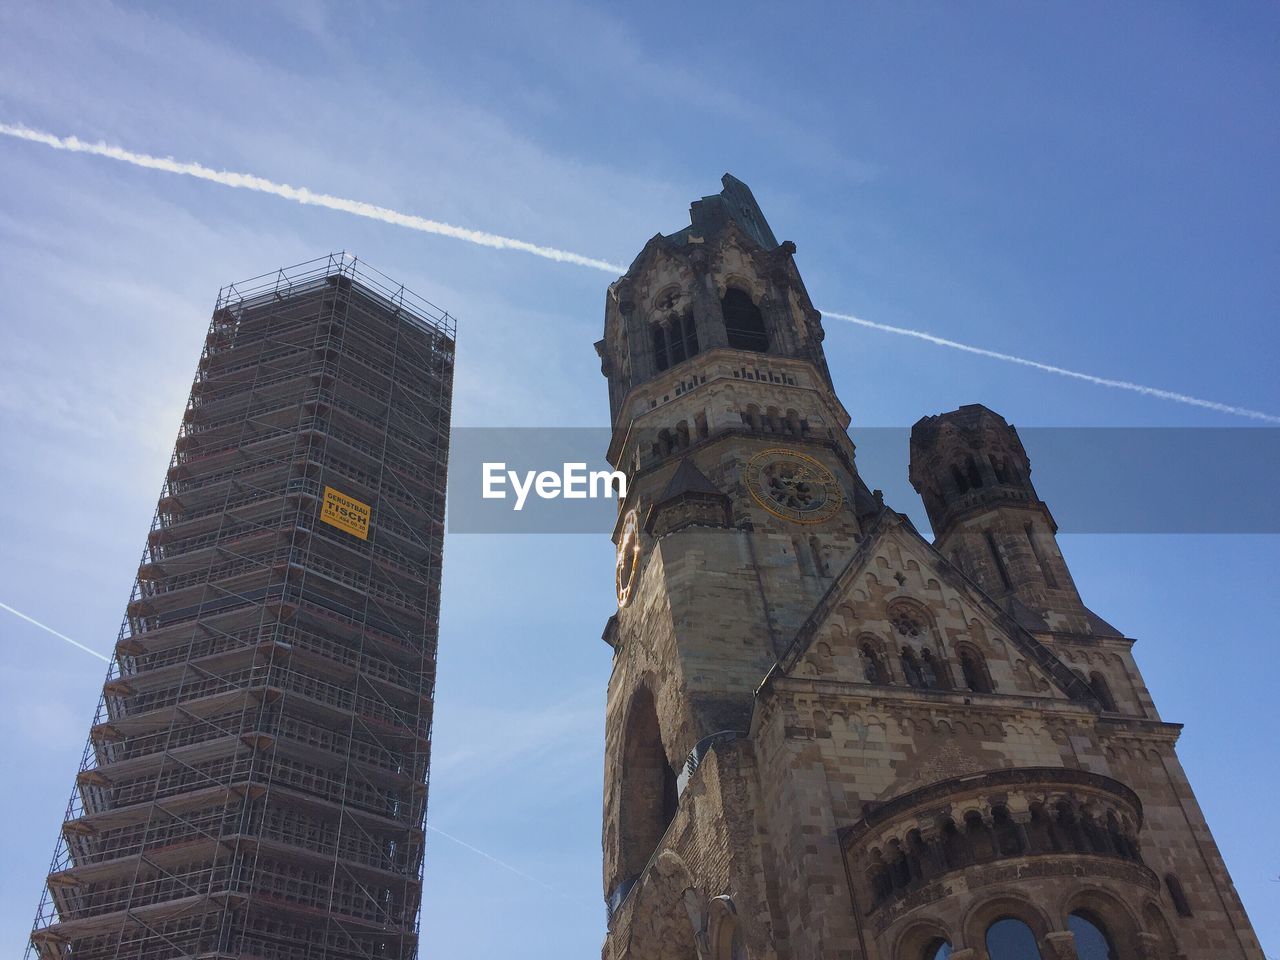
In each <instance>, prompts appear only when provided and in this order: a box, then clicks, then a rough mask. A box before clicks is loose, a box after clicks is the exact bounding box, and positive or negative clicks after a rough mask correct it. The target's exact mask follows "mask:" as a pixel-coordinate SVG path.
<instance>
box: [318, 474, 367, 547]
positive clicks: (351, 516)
mask: <svg viewBox="0 0 1280 960" xmlns="http://www.w3.org/2000/svg"><path fill="white" fill-rule="evenodd" d="M370 513H371V510H370V507H369V505H368V504H367V503H361V502H360V501H359V500H356V499H353V498H352V497H348V496H347V495H346V494H342V493H339V492H338V491H337V490H335V489H333V487H325V488H324V503H323V504H321V506H320V519H321V520H323V521H324V522H325V523H327V524H329V525H330V526H334V527H337V528H338V529H339V530H345V531H347V533H349V534H351V535H353V536H356V537H359V538H360V539H361V540H368V539H369V516H370Z"/></svg>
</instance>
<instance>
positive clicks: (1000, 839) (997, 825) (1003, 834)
mask: <svg viewBox="0 0 1280 960" xmlns="http://www.w3.org/2000/svg"><path fill="white" fill-rule="evenodd" d="M991 825H992V829H993V830H994V831H995V835H996V848H997V849H998V850H999V851H1000V853H1001V855H1002V856H1006V857H1016V856H1017V855H1018V854H1020V853H1021V852H1022V832H1021V831H1020V830H1019V829H1018V825H1017V824H1016V823H1014V822H1013V817H1011V816H1010V815H1009V808H1008V807H1006V806H1004V805H1003V804H998V805H996V806H994V807H992V808H991Z"/></svg>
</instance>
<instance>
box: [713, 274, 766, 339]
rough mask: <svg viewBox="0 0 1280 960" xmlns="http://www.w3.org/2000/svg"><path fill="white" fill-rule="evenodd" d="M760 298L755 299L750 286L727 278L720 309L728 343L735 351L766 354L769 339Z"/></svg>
mask: <svg viewBox="0 0 1280 960" xmlns="http://www.w3.org/2000/svg"><path fill="white" fill-rule="evenodd" d="M760 299H761V298H759V297H757V296H754V295H753V293H752V290H751V286H750V285H749V284H744V283H741V282H736V281H735V279H734V278H729V279H728V281H727V282H726V284H725V289H724V292H723V293H722V294H721V296H720V309H721V313H722V315H723V317H724V327H725V334H726V336H727V338H728V344H729V346H730V347H733V348H734V349H736V350H751V351H754V352H756V353H765V352H767V351H768V349H769V345H770V343H771V341H772V339H773V338H772V337H770V335H769V329H768V325H767V324H766V322H765V317H764V311H763V310H761V309H760Z"/></svg>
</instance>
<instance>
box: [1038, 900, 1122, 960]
mask: <svg viewBox="0 0 1280 960" xmlns="http://www.w3.org/2000/svg"><path fill="white" fill-rule="evenodd" d="M1058 912H1059V914H1060V916H1061V917H1062V922H1063V923H1064V924H1065V923H1066V922H1067V917H1069V916H1070V915H1071V914H1073V913H1078V914H1080V915H1082V916H1083V917H1084V918H1085V919H1087V920H1089V921H1090V922H1091V923H1093V924H1094V926H1097V927H1099V928H1100V929H1101V930H1102V932H1103V933H1105V934H1106V935H1107V937H1108V938H1109V939H1110V940H1111V943H1112V944H1113V945H1114V946H1115V948H1116V951H1117V952H1118V953H1119V955H1120V956H1122V957H1139V956H1142V953H1141V947H1140V944H1139V942H1138V929H1139V924H1138V918H1137V916H1136V915H1135V914H1134V912H1133V910H1132V908H1130V907H1129V906H1128V905H1127V904H1126V903H1125V902H1124V901H1123V900H1122V899H1121V898H1119V897H1117V896H1115V895H1114V894H1112V893H1110V892H1108V891H1106V890H1103V889H1102V888H1101V887H1087V888H1085V889H1083V890H1076V891H1074V892H1072V893H1070V894H1068V896H1067V897H1066V898H1065V899H1064V900H1063V902H1062V904H1061V907H1060V909H1059V911H1058Z"/></svg>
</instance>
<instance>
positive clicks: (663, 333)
mask: <svg viewBox="0 0 1280 960" xmlns="http://www.w3.org/2000/svg"><path fill="white" fill-rule="evenodd" d="M697 352H698V327H697V324H695V323H694V322H693V314H692V313H684V314H681V315H679V316H677V315H675V314H672V315H671V316H669V317H667V318H666V320H663V321H659V322H658V323H655V324H654V325H653V365H654V367H656V368H657V369H658V370H666V369H667V368H668V367H674V366H675V365H676V364H677V363H680V362H681V361H683V360H686V359H688V358H689V357H692V356H693V355H694V354H695V353H697Z"/></svg>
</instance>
